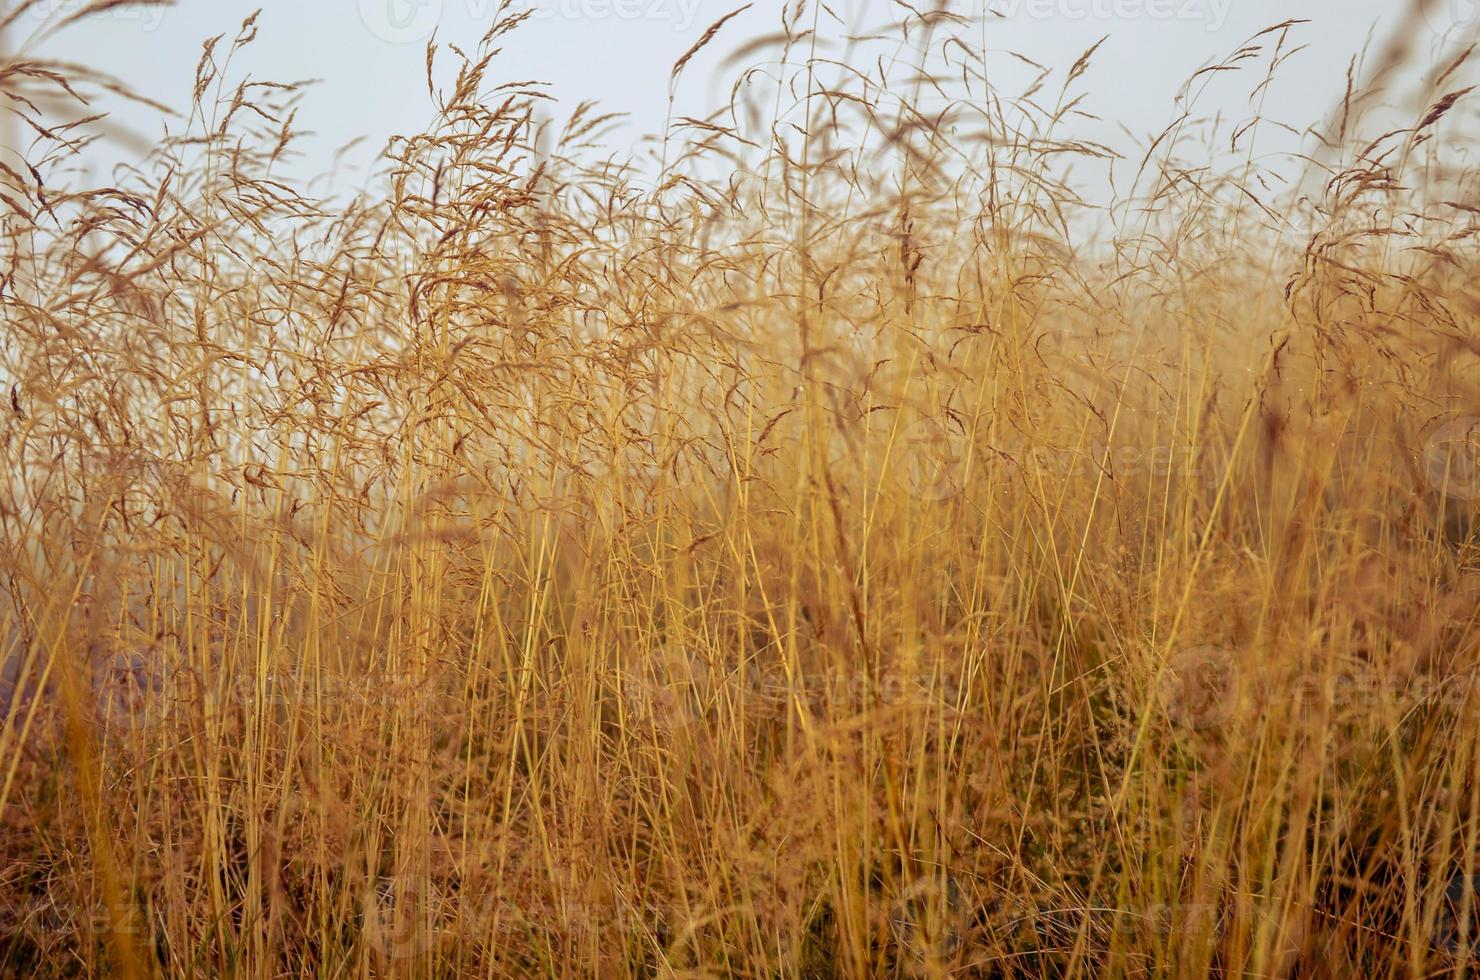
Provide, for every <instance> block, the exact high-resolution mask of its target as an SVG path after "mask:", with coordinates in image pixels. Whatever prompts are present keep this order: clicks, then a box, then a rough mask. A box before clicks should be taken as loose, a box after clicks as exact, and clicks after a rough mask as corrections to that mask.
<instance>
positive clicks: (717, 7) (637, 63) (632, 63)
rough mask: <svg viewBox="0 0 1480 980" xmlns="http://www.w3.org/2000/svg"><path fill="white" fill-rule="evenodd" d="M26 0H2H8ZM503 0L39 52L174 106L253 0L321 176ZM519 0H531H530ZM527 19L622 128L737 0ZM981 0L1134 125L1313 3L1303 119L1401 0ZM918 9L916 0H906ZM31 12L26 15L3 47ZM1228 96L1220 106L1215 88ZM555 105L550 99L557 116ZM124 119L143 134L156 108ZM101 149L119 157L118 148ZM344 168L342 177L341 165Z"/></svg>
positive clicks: (235, 69) (305, 0)
mask: <svg viewBox="0 0 1480 980" xmlns="http://www.w3.org/2000/svg"><path fill="white" fill-rule="evenodd" d="M19 2H20V0H0V9H6V10H11V9H14V8H15V7H16V6H17V4H18V3H19ZM496 2H497V0H184V2H183V3H181V4H180V5H179V6H178V7H175V8H173V9H166V10H142V11H138V10H135V11H130V10H122V11H117V12H114V13H110V14H107V15H104V16H102V17H101V18H97V19H95V20H92V21H89V22H87V23H86V24H84V25H81V26H78V27H74V28H70V29H68V31H67V32H66V33H65V34H62V35H59V36H58V37H57V38H56V39H55V40H53V41H50V42H47V43H46V44H45V45H44V46H43V48H42V50H44V51H45V52H46V53H47V54H50V55H53V56H61V57H65V58H68V59H69V60H75V61H80V62H83V63H86V64H89V65H93V66H96V67H98V68H101V69H103V70H106V71H109V72H112V73H114V74H116V75H118V76H120V77H122V78H124V79H126V80H128V81H129V82H130V83H131V84H132V85H134V86H135V87H136V88H137V89H139V90H140V91H141V92H143V93H145V94H148V95H150V96H152V97H154V98H157V99H159V100H161V101H164V102H166V103H169V104H171V105H176V106H181V105H183V104H184V103H185V101H186V100H187V98H188V94H189V89H190V84H191V81H192V79H193V72H194V67H195V64H196V62H197V60H198V58H199V55H200V46H201V43H202V41H204V39H205V38H207V37H209V36H211V35H214V34H219V33H223V32H224V33H226V34H227V38H228V40H229V39H230V37H232V36H234V34H235V33H236V30H237V28H238V27H239V25H240V22H241V21H242V19H243V18H244V17H246V16H247V15H248V14H250V13H251V12H252V11H253V10H255V9H257V8H258V7H259V6H261V7H262V15H261V18H260V20H259V39H258V41H257V42H256V43H255V44H254V45H252V46H251V47H250V48H249V49H248V50H247V51H246V52H245V53H244V54H243V55H241V56H240V57H239V58H238V60H237V61H236V62H235V63H234V64H233V66H232V73H233V74H235V75H238V76H240V75H242V74H246V73H249V74H250V75H251V76H252V77H254V78H256V79H259V80H297V79H306V78H316V79H322V82H321V83H320V84H319V85H317V86H316V87H315V89H314V90H313V91H312V93H311V94H310V95H309V96H308V98H307V100H306V101H305V103H304V106H303V111H302V113H301V115H300V121H299V125H300V127H301V128H307V129H310V130H313V131H314V132H315V133H316V135H315V137H314V138H313V139H312V140H311V141H310V142H309V143H307V144H305V146H304V149H305V151H306V155H305V158H304V159H303V160H301V161H300V162H299V163H298V164H297V167H298V168H299V172H300V173H313V174H317V173H322V172H324V171H326V170H327V169H328V168H329V166H330V164H331V160H332V156H333V151H334V149H335V148H336V147H338V146H340V145H342V144H345V143H347V142H348V141H350V140H352V139H354V138H355V137H362V136H363V137H368V138H369V139H368V143H367V149H366V150H364V151H362V152H361V153H360V154H358V155H357V157H354V158H353V159H359V160H362V161H363V160H365V159H368V158H369V157H370V155H371V151H370V149H369V148H368V147H370V146H372V145H373V148H379V147H380V146H381V145H383V143H384V141H385V139H386V138H387V137H389V136H391V135H392V134H396V133H408V132H415V131H418V130H419V129H420V128H421V127H422V126H424V125H425V123H426V122H427V120H428V119H429V117H430V111H431V110H430V101H429V98H428V95H427V90H426V85H425V81H424V71H425V68H424V64H425V46H426V42H427V40H428V39H429V38H430V36H431V34H432V31H433V30H436V32H437V38H438V40H439V41H440V42H452V43H456V44H459V45H461V46H463V47H465V48H467V49H471V47H472V45H473V44H474V43H475V42H476V40H477V38H478V37H479V36H480V35H481V34H482V32H483V30H484V29H485V28H486V26H487V24H488V23H489V21H490V18H491V16H492V12H493V9H494V8H495V5H496ZM525 2H529V0H525ZM532 2H533V5H534V6H535V8H536V9H537V16H536V17H535V18H534V20H533V21H532V22H531V23H529V24H527V25H526V26H525V27H524V28H522V29H521V30H520V31H519V32H518V33H516V34H515V35H513V36H512V37H511V38H509V39H508V43H507V45H506V50H505V52H504V54H503V55H502V56H501V57H500V59H499V61H498V62H496V66H495V68H494V73H495V74H496V75H497V76H499V77H501V78H503V79H508V80H519V79H542V80H547V81H549V82H551V83H553V89H552V91H553V93H554V94H555V95H556V96H557V97H558V98H559V99H560V101H561V104H562V106H563V107H564V109H565V110H566V111H568V110H569V109H570V108H571V107H573V106H574V104H575V103H576V102H578V101H579V100H581V99H583V98H596V99H599V100H600V101H601V103H602V105H603V107H604V108H606V109H608V110H610V111H623V112H628V113H631V115H632V120H633V122H632V125H631V129H630V132H632V133H637V132H651V131H654V130H657V129H660V128H661V126H662V123H663V119H664V116H665V113H666V99H667V83H668V75H669V72H670V70H671V68H672V66H673V63H674V61H675V60H676V59H677V58H678V57H679V56H680V55H681V54H682V53H683V52H684V51H685V50H686V49H687V48H688V47H689V46H690V45H691V44H692V43H693V42H694V40H695V39H696V38H697V37H698V36H699V35H700V34H702V32H703V31H704V29H705V28H706V27H707V26H708V25H709V24H710V23H712V22H714V21H715V20H717V19H718V18H719V17H721V16H723V15H724V14H726V13H728V12H729V11H730V10H732V9H734V7H735V6H738V3H736V2H734V0H720V2H716V0H532ZM983 2H986V3H987V4H988V6H989V9H991V10H993V11H996V12H998V13H1000V14H1001V15H1002V16H1000V17H995V18H993V19H992V21H991V26H990V32H989V34H988V44H989V45H990V46H991V47H992V48H994V49H998V50H1004V51H1005V50H1016V51H1020V52H1022V53H1023V54H1026V55H1028V56H1029V57H1031V58H1033V59H1035V60H1037V61H1039V62H1041V63H1043V64H1045V65H1051V66H1065V65H1068V64H1070V63H1072V62H1073V60H1074V59H1075V58H1076V57H1077V56H1078V55H1079V54H1080V53H1081V52H1082V51H1083V50H1084V49H1085V48H1087V47H1088V46H1089V45H1090V44H1092V43H1093V42H1094V41H1095V40H1097V39H1098V38H1100V37H1101V36H1104V35H1109V40H1108V41H1107V43H1106V45H1105V47H1104V48H1102V49H1101V53H1100V55H1099V57H1098V58H1097V60H1096V62H1095V65H1094V67H1093V69H1092V71H1091V73H1090V75H1089V78H1088V83H1089V84H1088V88H1089V91H1090V99H1089V102H1088V103H1087V105H1086V108H1087V109H1089V111H1091V112H1094V113H1096V114H1098V115H1100V116H1103V117H1106V118H1107V119H1115V120H1118V121H1120V122H1123V123H1125V124H1126V125H1127V126H1128V127H1129V128H1130V129H1131V130H1132V131H1133V132H1135V133H1137V134H1138V135H1141V134H1145V133H1149V132H1151V131H1153V130H1159V129H1160V128H1162V126H1163V125H1165V123H1166V122H1168V121H1169V120H1170V119H1171V118H1172V115H1173V108H1172V96H1173V94H1174V92H1175V91H1176V89H1177V87H1178V85H1179V84H1180V82H1181V81H1182V80H1183V79H1185V78H1186V77H1187V76H1188V75H1189V74H1190V73H1192V72H1193V71H1195V70H1196V69H1197V68H1198V67H1200V66H1202V65H1204V64H1206V63H1207V62H1209V60H1210V59H1214V58H1218V57H1221V56H1223V55H1225V54H1227V53H1229V52H1230V51H1232V50H1234V49H1235V48H1236V47H1237V46H1238V45H1239V44H1240V43H1241V42H1242V41H1243V40H1244V39H1246V38H1248V37H1249V36H1250V35H1252V34H1253V33H1255V32H1256V31H1258V30H1260V29H1261V28H1263V27H1266V26H1269V25H1271V24H1273V23H1276V22H1278V21H1280V20H1283V19H1286V18H1291V17H1306V18H1310V19H1311V20H1312V21H1313V22H1314V23H1312V24H1310V25H1307V26H1306V27H1304V28H1302V29H1301V33H1300V35H1299V37H1300V40H1301V41H1303V42H1304V43H1305V44H1307V45H1309V47H1308V49H1307V50H1305V51H1304V52H1302V53H1301V54H1300V55H1299V56H1298V57H1297V58H1296V59H1295V60H1294V61H1293V62H1291V63H1290V64H1289V65H1288V66H1287V68H1286V69H1285V71H1284V73H1283V75H1282V77H1281V83H1280V87H1279V89H1278V90H1277V94H1278V106H1277V115H1279V117H1280V118H1282V119H1283V120H1285V121H1288V122H1290V123H1293V124H1297V125H1305V124H1309V123H1312V122H1315V121H1316V120H1317V119H1319V118H1320V117H1321V116H1322V115H1323V114H1324V113H1325V112H1326V111H1327V110H1328V109H1329V108H1330V107H1331V106H1332V105H1333V104H1334V103H1335V102H1336V101H1337V100H1338V99H1339V97H1340V94H1341V90H1342V85H1343V82H1344V76H1345V69H1346V64H1347V61H1348V60H1349V58H1350V57H1351V56H1352V54H1353V53H1354V52H1356V51H1357V50H1358V49H1359V48H1361V47H1362V45H1363V44H1364V43H1366V42H1367V41H1368V39H1369V37H1370V38H1376V39H1377V40H1378V41H1379V42H1380V41H1381V40H1383V39H1385V38H1386V36H1387V35H1388V34H1390V33H1391V32H1392V30H1393V29H1394V26H1395V24H1396V23H1397V22H1398V20H1399V16H1398V12H1399V10H1400V9H1401V8H1403V7H1405V6H1406V5H1407V4H1406V0H954V2H953V3H952V4H951V8H952V9H953V10H956V11H958V12H961V13H976V12H979V11H980V10H981V6H982V3H983ZM83 3H84V0H41V2H40V3H39V5H38V8H37V9H38V10H45V11H51V12H54V11H57V10H62V11H66V10H70V9H76V8H78V7H81V6H82V5H83ZM830 6H831V7H832V9H834V10H836V11H837V12H838V13H839V14H840V15H842V16H845V17H846V18H848V19H849V20H850V21H851V22H852V23H855V24H858V25H859V26H860V27H862V26H877V25H879V24H881V23H886V22H888V21H890V20H893V19H896V18H897V17H898V16H899V14H900V12H901V11H902V8H900V7H898V6H896V5H895V4H894V3H893V0H833V2H831V3H830ZM917 6H923V4H917ZM1431 6H1432V7H1433V9H1434V11H1435V12H1434V13H1432V14H1431V15H1430V16H1429V17H1428V18H1426V23H1425V26H1424V28H1423V32H1424V33H1426V34H1428V35H1430V36H1428V37H1424V38H1418V39H1416V40H1417V41H1418V42H1419V44H1420V45H1421V46H1423V47H1431V46H1433V45H1434V44H1435V42H1436V39H1438V38H1439V36H1440V35H1442V34H1443V33H1444V32H1445V31H1446V30H1449V29H1450V28H1451V27H1455V26H1456V25H1457V28H1458V32H1459V33H1460V34H1463V33H1465V32H1469V33H1470V34H1473V33H1474V27H1475V24H1474V22H1475V21H1477V20H1480V0H1431ZM781 9H782V0H756V2H755V3H754V4H753V6H752V7H751V9H749V10H748V11H746V12H745V13H744V14H742V15H740V16H739V17H737V18H736V19H735V20H734V21H732V22H731V23H730V24H729V25H727V26H726V28H725V30H724V32H723V33H722V34H721V35H720V37H719V39H718V40H717V41H716V43H715V44H713V45H712V46H711V47H710V49H709V50H708V51H706V52H705V53H704V56H702V57H701V58H699V59H697V60H696V61H695V62H694V64H693V65H692V66H691V67H690V68H689V69H688V71H687V72H686V75H685V78H684V85H683V88H682V92H681V95H680V111H681V112H683V113H687V114H693V115H702V114H703V112H704V110H705V109H706V108H709V107H713V106H714V105H716V104H719V103H722V102H723V101H724V100H725V97H726V94H727V93H728V86H727V85H723V84H719V82H718V80H717V79H714V78H713V77H712V76H713V67H714V66H715V64H716V63H717V62H718V60H719V59H720V57H721V56H723V55H724V54H726V53H728V52H730V51H732V50H734V48H735V47H736V46H738V45H739V44H740V43H742V42H743V41H745V40H747V39H749V38H753V37H757V36H760V35H763V34H767V33H771V32H774V31H775V30H776V29H777V27H778V25H779V20H780V15H781ZM39 23H40V21H39V20H38V19H37V15H34V14H33V13H27V14H26V15H25V16H23V17H22V18H21V20H20V23H19V24H18V26H17V28H16V29H14V30H13V32H12V33H13V36H12V38H11V39H10V43H11V45H12V46H16V45H19V44H21V43H22V42H23V40H24V38H25V36H26V35H27V34H28V33H29V32H30V31H31V30H34V29H35V27H36V26H37V25H38V24H39ZM1247 91H1248V85H1247V84H1243V85H1239V86H1230V87H1227V91H1226V92H1222V93H1218V92H1215V93H1214V95H1213V97H1212V99H1213V101H1212V102H1211V103H1209V104H1207V105H1206V106H1205V108H1207V109H1209V110H1213V109H1224V110H1226V111H1228V112H1230V113H1233V114H1240V113H1243V114H1247V111H1248V108H1247V102H1246V95H1247ZM1219 99H1224V100H1226V101H1227V105H1223V104H1222V103H1220V102H1219V101H1218V100H1219ZM560 111H561V110H560V109H557V110H556V111H555V114H556V115H557V116H558V115H560ZM120 117H121V118H123V119H124V120H126V121H128V122H130V123H133V124H135V125H136V126H138V127H140V128H143V129H145V130H146V133H145V135H146V136H149V137H151V138H152V137H155V136H157V135H158V133H159V131H160V124H159V122H158V119H157V117H156V116H154V115H152V114H149V113H139V112H122V113H120ZM112 152H115V153H120V154H121V155H123V156H127V155H128V152H129V151H120V150H116V149H115V150H114V151H112ZM341 179H347V178H341Z"/></svg>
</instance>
